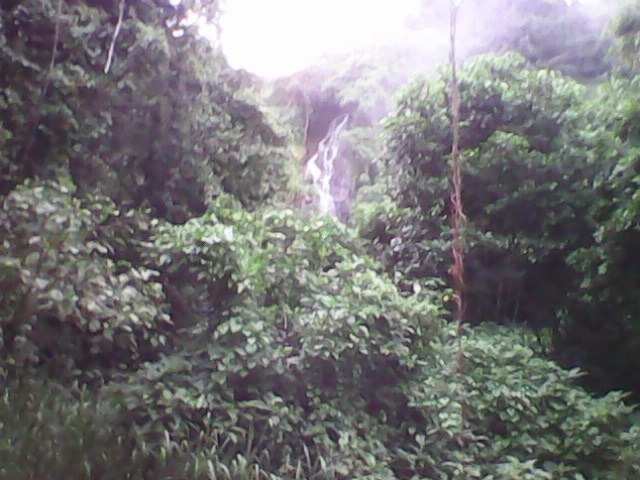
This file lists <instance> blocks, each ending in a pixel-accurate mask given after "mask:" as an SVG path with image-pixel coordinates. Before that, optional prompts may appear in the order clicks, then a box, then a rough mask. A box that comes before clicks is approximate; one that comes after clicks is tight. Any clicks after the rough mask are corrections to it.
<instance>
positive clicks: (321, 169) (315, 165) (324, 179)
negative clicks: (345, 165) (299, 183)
mask: <svg viewBox="0 0 640 480" xmlns="http://www.w3.org/2000/svg"><path fill="white" fill-rule="evenodd" d="M348 121H349V114H346V113H345V114H344V115H340V116H339V117H337V118H335V119H334V120H333V121H332V122H331V124H330V125H329V130H328V131H327V134H326V135H325V137H324V138H323V139H322V140H321V141H320V143H319V144H318V151H317V153H316V154H315V155H314V156H313V157H311V158H310V159H309V161H308V162H307V167H306V170H305V175H304V176H305V180H311V181H312V182H313V186H314V187H315V189H316V195H317V196H318V210H319V211H320V213H324V214H328V215H334V216H335V214H336V202H335V198H334V196H333V193H332V192H331V179H332V178H333V172H334V167H335V161H336V159H337V158H338V154H339V153H340V135H341V134H342V132H343V131H344V129H345V127H346V126H347V123H348Z"/></svg>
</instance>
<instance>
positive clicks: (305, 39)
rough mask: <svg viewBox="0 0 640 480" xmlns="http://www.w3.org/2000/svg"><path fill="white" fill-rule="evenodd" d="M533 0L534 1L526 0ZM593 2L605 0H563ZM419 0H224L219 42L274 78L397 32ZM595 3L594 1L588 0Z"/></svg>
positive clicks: (232, 56) (234, 62) (241, 63)
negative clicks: (322, 57)
mask: <svg viewBox="0 0 640 480" xmlns="http://www.w3.org/2000/svg"><path fill="white" fill-rule="evenodd" d="M532 1H536V0H532ZM566 1H567V3H572V1H580V2H581V3H588V4H599V5H598V6H601V7H604V5H605V4H606V3H608V2H607V0H566ZM420 2H421V0H226V1H225V3H224V5H225V10H226V12H227V13H226V14H225V15H224V16H223V18H222V28H223V32H222V46H223V49H224V51H225V54H226V56H227V58H228V60H229V62H230V63H231V66H232V67H234V68H244V69H246V70H248V71H250V72H252V73H255V74H257V75H260V76H263V77H277V76H281V75H287V74H291V73H294V72H296V71H298V70H301V69H303V68H305V67H307V66H310V65H312V64H314V63H315V61H316V60H317V59H318V57H319V56H321V55H324V54H330V53H338V52H346V51H350V50H353V49H357V48H359V47H363V46H367V45H372V44H375V43H377V42H384V41H388V40H389V39H393V38H398V37H400V36H402V35H403V33H404V32H405V30H404V21H405V18H406V17H408V16H411V15H415V14H416V13H417V12H418V10H419V5H420ZM594 6H595V5H594Z"/></svg>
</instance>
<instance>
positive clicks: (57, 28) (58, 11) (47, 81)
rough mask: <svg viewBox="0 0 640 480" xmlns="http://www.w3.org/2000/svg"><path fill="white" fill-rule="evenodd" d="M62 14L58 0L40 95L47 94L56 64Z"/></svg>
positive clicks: (60, 1) (60, 0)
mask: <svg viewBox="0 0 640 480" xmlns="http://www.w3.org/2000/svg"><path fill="white" fill-rule="evenodd" d="M61 16H62V0H58V6H57V8H56V26H55V32H54V34H53V46H52V47H51V59H50V60H49V67H48V68H47V76H46V77H45V82H44V86H43V87H42V96H43V97H44V96H45V95H46V94H47V90H48V89H49V84H50V83H51V77H52V75H53V69H54V68H55V66H56V56H57V55H58V43H59V42H60V17H61Z"/></svg>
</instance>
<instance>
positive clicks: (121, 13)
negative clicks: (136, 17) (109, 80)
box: [104, 0, 125, 73]
mask: <svg viewBox="0 0 640 480" xmlns="http://www.w3.org/2000/svg"><path fill="white" fill-rule="evenodd" d="M124 7H125V0H120V4H119V5H118V22H117V23H116V29H115V30H114V31H113V38H112V39H111V45H109V53H108V54H107V63H106V64H105V66H104V73H109V69H110V68H111V63H112V61H113V51H114V49H115V48H116V42H117V41H118V35H119V34H120V29H121V28H122V19H123V17H124Z"/></svg>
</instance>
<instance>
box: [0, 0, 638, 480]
mask: <svg viewBox="0 0 640 480" xmlns="http://www.w3.org/2000/svg"><path fill="white" fill-rule="evenodd" d="M174 4H175V2H169V1H164V0H145V1H142V2H135V3H126V2H121V3H118V2H111V1H94V0H92V1H89V2H75V1H71V0H46V1H42V2H34V1H31V0H27V1H25V2H19V1H12V2H4V3H3V4H2V6H1V7H0V8H1V12H2V17H1V19H0V22H1V23H0V27H2V28H1V29H0V140H1V141H2V151H0V171H1V172H2V181H1V183H0V199H1V201H2V207H1V209H0V478H2V479H4V478H7V479H17V480H22V479H24V480H26V479H34V478H37V479H38V480H40V479H42V480H47V479H52V480H53V479H60V478H69V479H78V480H80V479H83V480H84V479H107V478H113V479H149V480H161V479H166V480H169V479H187V478H188V479H191V478H195V479H226V480H241V479H250V480H265V479H271V480H276V479H291V480H302V479H309V480H311V479H316V480H317V479H344V480H346V479H372V480H373V479H376V480H377V479H389V480H393V479H400V480H417V479H453V478H456V479H457V478H460V479H478V480H508V479H513V480H516V479H518V480H520V479H537V480H544V479H553V480H565V479H566V480H580V479H582V480H584V479H588V480H609V479H612V478H615V479H635V478H638V476H640V451H639V450H638V446H639V445H640V429H639V427H638V425H637V419H635V425H634V415H636V416H637V414H634V406H633V405H632V403H631V401H630V400H629V396H628V395H627V394H626V393H622V392H620V391H612V390H613V389H624V390H627V391H629V392H632V393H635V394H637V393H638V392H640V385H638V384H637V378H636V377H637V375H636V374H637V371H638V368H639V367H640V364H638V358H637V354H636V353H637V349H638V347H639V346H640V345H639V342H640V331H639V330H640V324H639V323H638V319H639V318H640V303H639V301H638V298H637V295H636V294H635V293H636V292H635V289H636V285H637V284H638V272H639V271H640V265H638V253H639V252H638V245H640V242H639V241H638V240H640V239H639V238H638V216H639V214H640V211H639V210H640V201H639V199H640V195H639V194H638V184H639V183H640V169H639V168H638V159H639V158H640V136H639V135H638V129H637V121H638V115H639V110H638V107H637V105H638V103H639V102H638V99H639V98H640V83H639V82H638V78H637V76H636V75H637V73H638V72H637V68H638V65H637V61H636V60H637V59H636V58H635V57H634V56H633V55H632V54H630V52H631V53H632V52H633V48H634V47H633V45H637V39H638V36H637V34H638V29H637V28H636V27H637V25H638V24H637V23H634V21H632V20H630V19H631V18H635V17H633V16H632V13H633V12H635V13H633V14H634V15H636V16H637V9H636V10H633V9H630V10H629V12H631V13H630V14H629V15H628V16H627V17H625V18H623V19H621V20H619V21H618V22H619V23H617V24H616V25H615V28H614V30H615V32H616V33H617V37H616V38H617V43H616V44H615V48H616V49H614V50H612V52H613V53H612V55H613V57H612V58H615V59H616V61H615V62H614V63H615V65H616V68H615V70H613V71H612V72H611V78H610V79H609V80H608V81H606V82H603V83H601V84H600V85H598V86H597V87H585V86H583V85H581V84H579V83H577V82H576V81H575V80H573V79H570V78H567V77H565V76H563V75H562V74H561V73H558V72H555V71H550V70H541V69H539V68H538V67H536V66H533V65H532V64H531V63H530V62H528V61H527V60H526V59H525V58H524V57H522V56H520V55H519V54H516V53H508V54H504V55H500V56H482V57H477V58H475V59H473V60H472V61H470V62H468V63H467V64H466V65H465V67H464V69H463V71H462V72H461V76H460V81H461V84H460V88H461V92H462V147H463V150H462V154H463V159H464V164H465V172H464V189H465V190H464V198H465V202H466V212H467V215H468V219H469V226H468V228H467V231H466V232H465V238H466V242H467V248H468V253H467V265H466V269H467V283H468V308H467V314H468V316H469V319H470V325H469V326H468V328H466V329H465V332H464V341H463V348H464V352H465V368H464V369H463V370H459V369H458V368H457V365H456V357H457V354H458V352H457V346H456V342H455V337H456V332H455V331H454V329H453V327H452V325H451V324H450V322H449V318H448V317H449V313H448V311H447V307H448V306H449V297H450V295H451V292H450V291H449V289H448V281H449V278H448V268H449V265H450V263H451V262H450V259H449V247H450V229H449V226H448V203H447V202H448V195H449V194H448V191H449V188H448V155H449V151H450V148H451V134H450V126H449V123H450V122H449V118H448V105H447V95H446V87H447V81H448V80H447V79H448V75H447V72H446V71H441V72H440V73H439V74H438V75H436V76H434V77H433V78H430V79H427V80H424V79H422V80H416V81H415V82H413V83H411V84H409V85H408V86H406V87H405V88H404V89H403V90H402V92H401V94H400V97H399V103H398V108H397V111H396V112H395V113H394V114H393V115H391V116H390V117H389V118H388V119H386V121H385V123H384V126H385V131H384V141H385V143H386V149H385V152H384V154H383V155H379V152H378V150H379V148H378V144H377V143H376V142H377V138H376V134H377V127H376V126H374V125H372V124H371V122H370V120H371V118H369V119H367V118H366V115H365V114H366V112H368V111H375V110H376V109H377V108H378V107H380V105H379V104H380V102H383V101H384V100H385V99H384V98H383V97H384V95H383V92H385V91H386V89H387V88H395V83H393V82H394V81H396V80H393V79H392V80H389V81H388V82H387V83H385V84H380V82H383V83H384V82H386V80H385V79H384V78H383V76H381V75H380V69H379V68H371V69H368V67H367V66H366V65H360V64H356V65H353V68H352V69H349V68H346V70H345V71H344V72H342V73H341V74H340V75H338V74H336V75H337V77H336V76H333V77H331V78H328V79H325V80H326V85H327V88H328V89H329V90H331V91H332V92H333V93H332V95H333V96H334V98H335V100H336V102H337V103H336V105H333V107H335V108H341V107H344V106H345V105H346V104H352V106H353V110H352V111H351V113H352V114H353V117H354V119H355V120H354V123H353V125H352V129H351V130H350V131H349V132H347V133H346V134H345V137H344V145H346V147H345V149H344V151H345V152H347V153H346V155H347V156H348V157H349V158H351V159H352V164H349V165H347V167H348V169H349V170H345V171H348V173H349V176H350V177H351V178H350V180H351V181H352V185H351V189H352V191H355V190H359V192H358V200H357V202H356V203H355V206H354V210H353V215H352V218H351V220H350V226H346V225H344V224H343V223H341V222H339V221H337V220H335V219H332V218H327V217H321V216H318V215H316V214H314V213H313V212H311V211H308V210H303V209H300V208H297V206H296V205H295V203H296V201H295V199H296V198H297V197H299V196H300V192H301V191H304V189H303V188H299V187H294V186H292V182H293V181H294V180H295V179H298V178H299V177H301V175H300V172H299V170H300V165H298V164H297V163H296V160H295V158H294V157H295V154H296V152H299V151H300V150H301V149H304V147H305V146H303V145H302V144H303V143H304V142H305V139H304V138H303V137H305V136H306V135H307V134H308V131H305V122H307V125H306V127H308V122H309V117H308V115H309V111H307V110H305V108H304V106H303V102H304V99H301V100H300V102H298V103H297V104H296V102H297V101H298V99H297V98H296V99H294V100H292V102H293V103H294V105H292V110H291V111H290V112H283V111H282V109H283V107H282V105H279V106H272V107H271V108H269V107H267V106H266V105H265V103H264V102H265V98H271V99H272V100H273V99H276V98H278V95H279V94H280V96H281V97H282V96H284V97H286V96H287V95H288V91H286V92H284V93H282V92H278V91H277V89H278V86H277V84H276V85H275V86H272V89H275V92H273V91H272V92H271V93H272V95H271V96H269V95H263V96H262V98H261V99H258V98H255V96H256V94H255V91H258V90H260V88H262V86H260V85H258V86H257V88H256V89H255V90H248V89H246V88H245V87H246V86H247V85H248V84H252V83H255V82H258V80H256V79H252V78H249V77H248V76H247V75H246V74H244V73H241V72H234V71H232V70H231V69H230V68H229V67H228V66H227V65H226V62H225V59H224V57H223V56H222V54H221V53H220V51H219V49H218V47H217V46H216V45H215V44H211V43H208V42H206V41H204V40H203V39H202V38H200V37H199V36H198V34H197V28H196V26H195V25H193V24H190V23H189V22H188V21H187V16H188V15H187V12H189V11H191V12H192V13H193V12H195V13H197V14H199V15H202V16H204V17H206V18H208V19H209V20H210V21H212V22H215V21H216V19H217V18H218V15H219V12H218V4H217V3H215V2H211V3H206V4H205V5H201V4H200V2H196V1H192V2H191V1H190V2H182V3H180V4H179V5H174ZM120 17H121V18H120ZM634 42H635V43H634ZM112 47H113V52H114V53H113V56H110V55H109V51H110V49H111V48H112ZM616 52H617V53H616ZM108 59H110V60H108ZM365 72H373V73H370V74H368V73H365ZM368 75H370V76H368ZM338 77H339V78H338ZM360 77H362V78H360ZM355 80H358V81H357V82H356V81H355ZM368 82H370V83H371V84H373V85H374V86H375V87H376V90H375V91H376V92H377V93H376V94H375V95H372V96H371V97H370V98H368V99H367V100H369V104H367V102H364V101H363V102H362V104H361V105H360V104H356V103H357V100H358V99H357V97H358V96H360V95H361V93H359V92H363V91H366V89H367V88H368V85H369V84H370V83H368ZM342 83H346V84H347V86H349V87H350V88H344V85H342ZM320 90H321V89H320ZM320 90H319V91H320ZM303 93H304V92H303ZM307 100H308V99H307ZM301 102H302V103H301ZM380 108H382V107H380ZM274 115H281V116H280V117H279V118H275V119H274V118H273V117H274ZM372 115H373V116H374V117H375V112H374V113H373V114H372ZM288 123H293V125H288ZM321 123H322V122H320V121H318V124H321ZM347 167H345V168H347ZM292 179H294V180H292ZM292 199H293V200H292ZM292 204H293V206H292ZM294 207H295V208H294ZM353 227H357V228H353ZM603 319H604V320H603ZM514 323H519V325H517V326H516V325H513V324H514ZM556 361H558V363H556ZM563 366H564V367H567V366H569V367H576V366H577V367H580V368H564V367H563ZM583 369H584V370H586V371H587V372H589V375H588V376H586V377H585V376H584V375H583V373H582V370H583ZM581 382H583V383H581ZM584 385H587V386H588V387H590V388H591V390H588V389H585V388H584ZM592 390H596V391H598V392H600V393H602V395H599V396H595V395H594V393H593V391H592ZM463 411H464V412H465V414H464V415H465V416H466V422H462V417H463Z"/></svg>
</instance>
